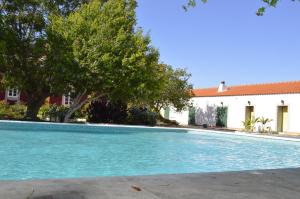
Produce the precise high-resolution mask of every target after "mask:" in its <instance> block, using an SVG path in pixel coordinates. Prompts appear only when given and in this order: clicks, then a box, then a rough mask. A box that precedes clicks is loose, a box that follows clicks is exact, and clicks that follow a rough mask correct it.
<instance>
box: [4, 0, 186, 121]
mask: <svg viewBox="0 0 300 199" xmlns="http://www.w3.org/2000/svg"><path fill="white" fill-rule="evenodd" d="M136 6H137V4H136V0H75V1H71V0H50V1H49V0H47V1H46V0H30V1H13V0H0V33H1V34H0V52H1V55H0V64H1V68H0V72H1V73H3V74H4V78H2V79H1V81H2V82H3V83H4V84H5V86H6V87H17V88H18V89H20V90H22V91H24V92H25V93H26V94H27V95H28V101H27V117H28V118H29V119H36V117H37V112H38V110H39V108H40V107H41V105H42V104H43V103H44V101H45V99H46V98H47V97H49V96H51V95H63V94H65V93H68V92H70V93H71V94H72V96H73V103H72V104H71V106H70V107H69V109H68V111H67V113H66V116H65V121H67V120H68V119H69V117H70V116H71V115H72V113H74V112H75V111H76V110H78V109H79V108H80V107H82V106H83V105H84V104H85V103H87V102H91V101H93V100H96V99H99V98H102V97H105V98H107V99H108V100H110V101H112V102H113V101H122V102H125V103H129V102H130V103H131V104H134V105H151V106H152V107H154V105H156V107H166V106H167V105H168V104H170V105H173V106H174V107H175V108H177V109H178V110H182V109H183V107H184V106H185V105H187V103H188V100H189V98H190V96H191V95H190V88H191V87H190V85H189V84H188V79H189V76H190V75H189V74H188V73H187V72H186V71H185V70H180V69H176V70H173V69H172V68H171V67H170V66H167V65H164V64H159V52H158V50H157V49H156V48H155V47H153V46H152V45H151V39H150V36H149V35H147V34H144V33H143V31H142V29H141V28H137V27H136V24H137V22H136V13H135V9H136Z"/></svg>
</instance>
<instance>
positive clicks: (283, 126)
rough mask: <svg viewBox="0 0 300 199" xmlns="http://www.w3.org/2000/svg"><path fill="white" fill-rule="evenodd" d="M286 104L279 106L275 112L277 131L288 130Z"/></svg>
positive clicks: (287, 109)
mask: <svg viewBox="0 0 300 199" xmlns="http://www.w3.org/2000/svg"><path fill="white" fill-rule="evenodd" d="M288 112H289V108H288V106H279V107H278V112H277V131H278V132H287V131H288V119H289V118H288Z"/></svg>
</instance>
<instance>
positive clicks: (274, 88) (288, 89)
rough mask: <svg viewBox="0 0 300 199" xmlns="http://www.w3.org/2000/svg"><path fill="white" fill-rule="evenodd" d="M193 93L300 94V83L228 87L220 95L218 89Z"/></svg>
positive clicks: (211, 95)
mask: <svg viewBox="0 0 300 199" xmlns="http://www.w3.org/2000/svg"><path fill="white" fill-rule="evenodd" d="M193 93H194V94H195V96H196V97H216V96H241V95H272V94H290V93H300V81H293V82H278V83H268V84H253V85H238V86H228V87H227V91H224V92H219V93H218V88H217V87H215V88H203V89H194V90H193Z"/></svg>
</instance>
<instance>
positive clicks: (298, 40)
mask: <svg viewBox="0 0 300 199" xmlns="http://www.w3.org/2000/svg"><path fill="white" fill-rule="evenodd" d="M184 2H185V0H138V3H139V7H138V9H137V18H138V26H140V27H142V28H143V29H144V31H145V32H149V33H150V35H151V38H152V42H153V45H154V46H155V47H157V48H158V49H159V51H160V54H161V61H163V62H164V63H167V64H170V65H172V66H174V67H182V68H187V69H188V71H189V72H190V73H192V78H191V83H192V84H193V85H194V87H195V88H197V87H212V86H217V85H218V84H219V82H220V81H222V80H225V81H226V83H227V84H229V85H236V84H252V83H264V82H277V81H290V80H300V3H298V2H296V3H295V2H294V3H293V2H291V1H289V0H282V1H281V2H280V3H279V5H278V6H277V8H275V9H268V10H267V13H266V14H265V16H263V17H257V16H256V15H255V12H256V10H257V8H259V7H260V6H262V5H263V4H262V2H261V0H243V1H241V0H226V1H220V0H209V1H208V3H207V4H205V5H203V4H200V3H199V6H198V7H197V8H195V9H191V10H190V11H188V12H184V11H183V9H182V7H181V6H182V4H184Z"/></svg>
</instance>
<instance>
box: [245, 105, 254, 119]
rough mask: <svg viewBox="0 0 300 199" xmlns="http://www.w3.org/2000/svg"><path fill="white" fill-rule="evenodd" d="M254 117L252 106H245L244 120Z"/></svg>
mask: <svg viewBox="0 0 300 199" xmlns="http://www.w3.org/2000/svg"><path fill="white" fill-rule="evenodd" d="M253 118H254V106H246V112H245V121H248V120H252V119H253Z"/></svg>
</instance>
